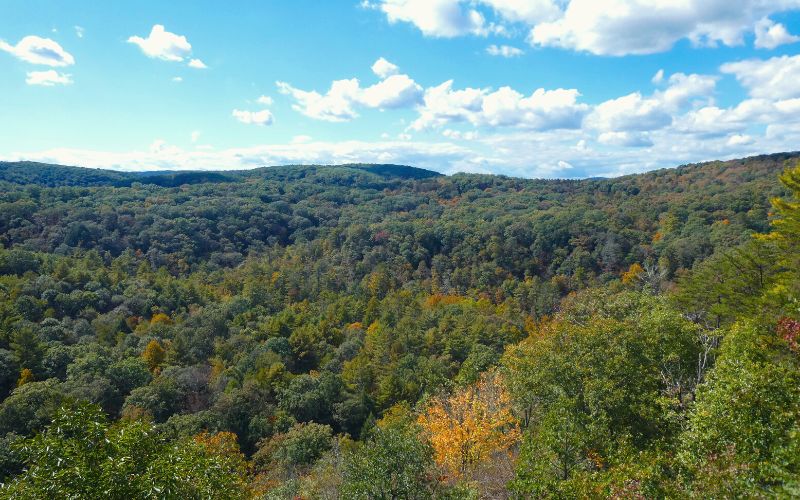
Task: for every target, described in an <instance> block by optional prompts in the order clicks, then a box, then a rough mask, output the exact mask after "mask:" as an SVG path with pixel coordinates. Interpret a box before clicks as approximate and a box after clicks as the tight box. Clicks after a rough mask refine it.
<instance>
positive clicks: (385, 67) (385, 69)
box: [372, 57, 400, 78]
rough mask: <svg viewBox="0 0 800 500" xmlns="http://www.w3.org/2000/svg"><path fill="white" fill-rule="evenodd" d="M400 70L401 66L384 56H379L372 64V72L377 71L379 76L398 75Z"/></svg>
mask: <svg viewBox="0 0 800 500" xmlns="http://www.w3.org/2000/svg"><path fill="white" fill-rule="evenodd" d="M399 71H400V68H398V67H397V65H395V64H392V63H390V62H389V61H387V60H386V59H384V58H383V57H381V58H379V59H378V60H377V61H375V64H373V65H372V72H373V73H375V74H376V75H377V76H378V78H387V77H390V76H392V75H396V74H397V73H399Z"/></svg>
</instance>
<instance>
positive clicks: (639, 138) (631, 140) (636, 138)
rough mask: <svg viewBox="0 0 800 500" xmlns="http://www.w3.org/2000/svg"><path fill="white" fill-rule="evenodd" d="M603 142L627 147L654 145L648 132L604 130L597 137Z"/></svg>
mask: <svg viewBox="0 0 800 500" xmlns="http://www.w3.org/2000/svg"><path fill="white" fill-rule="evenodd" d="M597 141H598V142H600V143H601V144H606V145H609V146H619V147H625V148H644V147H650V146H652V145H653V141H651V140H650V137H649V136H648V135H647V133H646V132H603V133H602V134H600V135H599V136H598V138H597Z"/></svg>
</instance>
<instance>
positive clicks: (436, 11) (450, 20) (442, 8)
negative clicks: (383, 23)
mask: <svg viewBox="0 0 800 500" xmlns="http://www.w3.org/2000/svg"><path fill="white" fill-rule="evenodd" d="M380 8H381V10H382V11H383V12H384V13H385V14H386V17H387V18H388V19H389V22H390V23H396V22H408V23H411V24H413V25H415V26H416V27H417V28H419V30H420V31H422V33H423V34H425V35H426V36H432V37H448V38H449V37H454V36H460V35H467V34H473V35H481V34H485V33H486V26H485V24H486V23H485V19H484V18H483V16H482V15H481V14H480V12H478V11H477V10H475V9H471V8H465V7H464V6H462V5H461V3H460V2H459V1H458V0H383V2H382V3H381V5H380Z"/></svg>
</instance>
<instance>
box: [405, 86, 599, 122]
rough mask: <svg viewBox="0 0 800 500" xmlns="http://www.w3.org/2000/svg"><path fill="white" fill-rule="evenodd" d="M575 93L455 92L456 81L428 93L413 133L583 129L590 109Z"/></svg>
mask: <svg viewBox="0 0 800 500" xmlns="http://www.w3.org/2000/svg"><path fill="white" fill-rule="evenodd" d="M579 96H580V93H579V92H578V91H577V90H575V89H555V90H545V89H541V88H540V89H537V90H535V91H534V92H533V93H531V95H529V96H526V95H524V94H522V93H520V92H518V91H516V90H514V89H512V88H510V87H501V88H500V89H497V90H495V91H491V90H489V89H476V88H465V89H461V90H453V81H452V80H448V81H446V82H444V83H442V84H441V85H438V86H436V87H431V88H429V89H427V90H426V91H425V99H424V105H423V106H421V107H420V108H419V114H420V116H419V118H417V120H415V121H414V123H412V124H411V127H410V128H411V129H412V130H425V129H429V128H438V127H442V126H444V125H447V124H450V123H458V122H469V123H471V124H472V125H474V126H476V127H480V126H487V127H511V126H519V127H524V128H530V129H534V130H547V129H569V128H578V127H580V124H581V121H582V120H583V117H584V115H585V114H586V113H587V112H588V110H589V106H588V105H586V104H582V103H579V102H577V99H578V97H579Z"/></svg>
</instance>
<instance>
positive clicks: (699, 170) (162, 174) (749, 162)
mask: <svg viewBox="0 0 800 500" xmlns="http://www.w3.org/2000/svg"><path fill="white" fill-rule="evenodd" d="M797 160H800V152H798V151H795V152H786V153H773V154H765V155H757V156H751V157H747V158H738V159H733V160H716V161H708V162H702V163H690V164H685V165H680V166H677V167H670V168H662V169H658V170H651V171H649V172H643V173H638V174H629V175H624V176H620V177H615V178H606V177H590V178H586V179H538V180H536V179H520V180H521V181H525V182H553V183H562V182H568V183H576V182H578V183H580V182H590V183H598V184H604V183H608V182H613V183H615V184H619V183H620V182H629V183H630V182H632V183H634V184H637V183H641V182H645V183H646V182H649V180H652V179H655V178H659V179H661V178H670V179H678V178H682V179H684V180H685V181H689V182H692V181H691V179H693V178H695V177H700V176H703V177H706V179H705V181H707V177H708V174H710V173H711V172H710V171H713V172H715V173H713V174H711V177H716V176H718V175H722V173H724V172H725V171H741V172H740V173H741V174H742V175H744V177H745V178H746V177H753V176H758V175H763V174H764V173H765V172H770V173H773V172H775V171H778V170H780V169H781V168H783V167H784V166H786V165H787V164H789V163H791V162H792V161H797ZM458 175H467V176H478V177H486V178H492V177H504V178H506V177H507V176H495V175H487V174H458ZM311 176H314V177H315V178H317V181H318V182H321V183H325V184H336V185H357V186H361V187H372V186H375V187H377V186H378V184H380V183H381V182H385V181H387V180H390V181H391V180H396V181H398V182H399V181H405V180H424V179H432V178H436V177H442V176H443V174H440V173H438V172H434V171H433V170H426V169H423V168H417V167H411V166H408V165H395V164H373V163H348V164H342V165H280V166H272V167H257V168H253V169H249V170H224V171H223V170H216V171H214V170H192V171H183V170H181V171H175V170H173V171H163V170H162V171H144V172H120V171H116V170H107V169H99V168H87V167H74V166H65V165H55V164H49V163H37V162H30V161H21V162H2V161H0V182H2V181H5V182H10V183H12V184H20V185H37V186H42V187H62V186H63V187H68V186H71V187H100V186H106V187H129V186H131V185H133V184H134V183H140V184H149V185H157V186H161V187H178V186H182V185H188V184H213V183H225V182H243V181H246V180H248V179H265V180H273V181H292V180H297V179H304V178H307V177H311Z"/></svg>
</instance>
